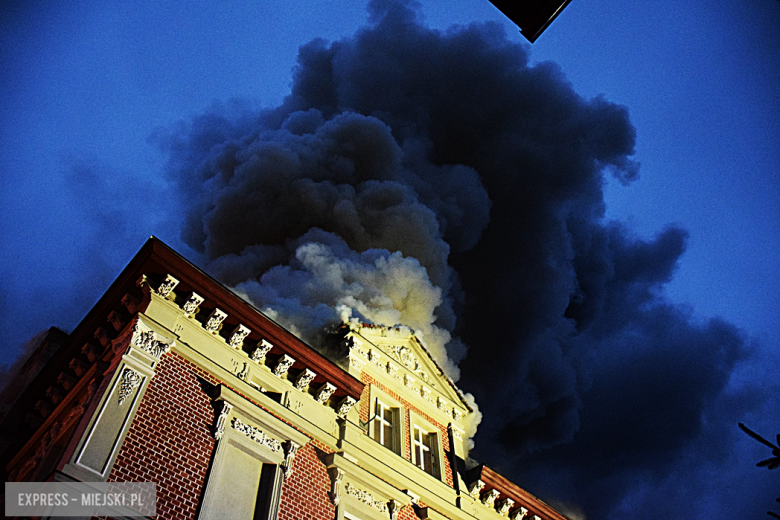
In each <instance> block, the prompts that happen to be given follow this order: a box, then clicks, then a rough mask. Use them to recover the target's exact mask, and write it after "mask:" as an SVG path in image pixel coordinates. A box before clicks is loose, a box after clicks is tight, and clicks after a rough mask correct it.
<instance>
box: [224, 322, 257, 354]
mask: <svg viewBox="0 0 780 520" xmlns="http://www.w3.org/2000/svg"><path fill="white" fill-rule="evenodd" d="M250 332H252V331H251V330H249V328H248V327H245V326H244V325H238V326H237V327H236V328H235V329H234V330H233V334H231V335H230V340H228V343H229V344H230V346H231V347H233V348H235V349H240V348H241V347H242V346H243V345H244V339H245V338H246V337H247V336H249V333H250Z"/></svg>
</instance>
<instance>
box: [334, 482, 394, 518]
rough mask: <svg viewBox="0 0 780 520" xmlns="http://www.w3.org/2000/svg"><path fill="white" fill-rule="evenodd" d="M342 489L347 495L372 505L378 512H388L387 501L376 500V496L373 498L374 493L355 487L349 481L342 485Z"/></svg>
mask: <svg viewBox="0 0 780 520" xmlns="http://www.w3.org/2000/svg"><path fill="white" fill-rule="evenodd" d="M344 490H345V491H346V492H347V495H350V496H353V497H355V498H357V499H358V500H359V501H360V502H363V503H364V504H366V505H368V506H370V507H373V508H374V509H376V510H377V511H379V512H380V513H387V512H388V509H387V502H382V501H381V500H377V499H376V498H374V495H372V494H371V493H369V492H368V491H363V490H362V489H359V488H356V487H355V486H353V485H352V484H350V483H349V482H347V485H346V486H344Z"/></svg>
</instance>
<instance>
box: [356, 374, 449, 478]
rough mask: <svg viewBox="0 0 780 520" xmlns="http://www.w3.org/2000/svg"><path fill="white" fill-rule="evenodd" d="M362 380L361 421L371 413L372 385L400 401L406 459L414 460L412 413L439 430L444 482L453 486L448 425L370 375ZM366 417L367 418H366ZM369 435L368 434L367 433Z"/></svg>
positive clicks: (362, 377) (366, 419) (366, 375)
mask: <svg viewBox="0 0 780 520" xmlns="http://www.w3.org/2000/svg"><path fill="white" fill-rule="evenodd" d="M360 380H361V382H362V383H364V384H365V385H366V386H365V388H363V394H362V395H361V396H360V419H361V420H362V421H368V413H369V404H370V403H369V387H370V385H373V386H375V387H377V388H378V389H380V390H382V391H383V392H384V393H386V394H387V395H389V396H390V397H392V398H393V399H395V400H396V401H398V402H399V403H400V404H401V406H402V407H403V417H404V419H403V429H404V431H403V432H401V435H403V436H404V439H406V442H405V445H406V449H405V453H404V458H405V459H406V460H409V461H411V460H412V451H411V440H410V439H411V433H410V418H409V412H410V411H412V412H414V413H416V414H417V415H419V416H420V417H422V418H423V419H425V420H426V421H428V422H429V423H431V424H432V425H434V426H435V427H436V428H438V430H439V438H440V439H441V448H442V450H443V451H442V454H441V455H442V467H443V468H444V475H443V478H442V480H443V481H444V482H445V483H447V484H448V485H450V486H452V485H453V484H452V467H451V466H450V452H449V449H450V437H449V432H448V430H447V425H446V424H441V423H439V422H438V421H437V420H436V419H434V418H433V417H431V416H430V415H428V414H427V413H425V412H424V411H422V410H420V409H419V408H418V407H416V406H415V405H414V404H412V403H410V402H409V401H407V400H406V399H404V398H403V397H401V396H400V395H398V394H397V393H395V392H393V391H392V390H391V389H389V388H388V387H387V386H385V385H383V384H382V383H381V382H380V381H377V380H376V379H374V378H373V377H371V376H370V375H369V374H367V373H365V372H363V373H361V375H360ZM364 415H365V418H364ZM366 433H367V432H366Z"/></svg>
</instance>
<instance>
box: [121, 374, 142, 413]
mask: <svg viewBox="0 0 780 520" xmlns="http://www.w3.org/2000/svg"><path fill="white" fill-rule="evenodd" d="M141 381H143V377H141V374H139V373H138V372H136V371H135V370H133V369H132V368H130V367H125V369H124V370H122V375H121V376H120V383H119V406H122V403H124V402H125V400H126V399H127V398H128V397H129V396H130V394H131V393H133V390H135V389H136V388H138V386H139V385H140V384H141Z"/></svg>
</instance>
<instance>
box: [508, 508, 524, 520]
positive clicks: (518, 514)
mask: <svg viewBox="0 0 780 520" xmlns="http://www.w3.org/2000/svg"><path fill="white" fill-rule="evenodd" d="M527 514H528V509H526V508H524V507H522V506H520V508H519V509H516V510H515V511H513V512H512V514H511V515H509V518H511V519H512V520H523V519H524V518H525V515H527Z"/></svg>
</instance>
